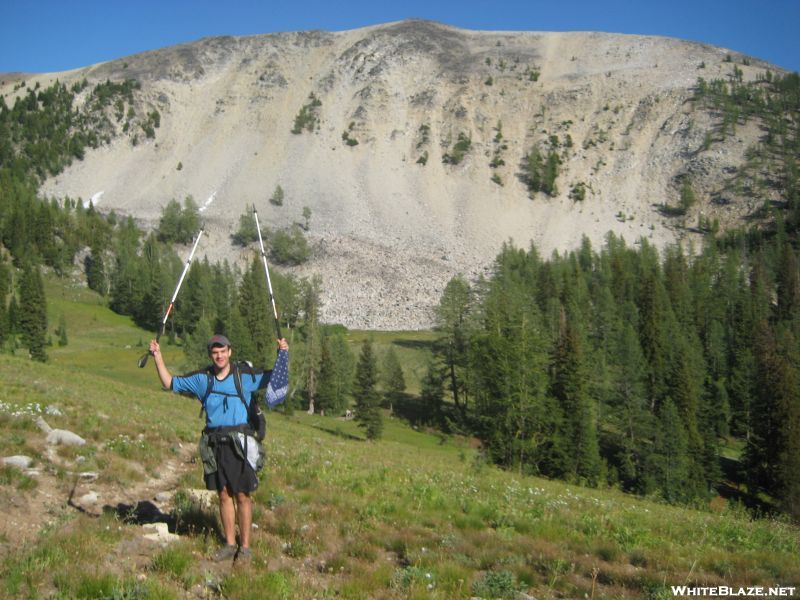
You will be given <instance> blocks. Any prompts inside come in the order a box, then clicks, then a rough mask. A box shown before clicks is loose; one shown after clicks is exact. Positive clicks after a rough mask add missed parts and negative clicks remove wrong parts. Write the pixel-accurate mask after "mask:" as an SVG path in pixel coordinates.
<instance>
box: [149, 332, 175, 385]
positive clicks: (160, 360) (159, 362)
mask: <svg viewBox="0 0 800 600" xmlns="http://www.w3.org/2000/svg"><path fill="white" fill-rule="evenodd" d="M150 354H152V355H153V362H154V363H156V371H158V378H159V379H160V380H161V385H163V386H164V389H165V390H169V389H172V374H171V373H170V372H169V370H168V369H167V365H165V364H164V357H163V356H161V347H160V346H159V345H158V342H157V341H155V340H151V341H150Z"/></svg>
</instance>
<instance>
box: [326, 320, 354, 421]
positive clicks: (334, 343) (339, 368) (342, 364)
mask: <svg viewBox="0 0 800 600" xmlns="http://www.w3.org/2000/svg"><path fill="white" fill-rule="evenodd" d="M354 367H355V358H354V357H353V353H352V352H351V351H350V348H349V347H348V345H347V341H346V340H345V339H344V336H343V335H341V334H338V333H337V334H334V335H332V336H331V335H326V336H323V338H322V352H321V355H320V373H319V386H318V389H317V407H318V408H319V411H320V413H322V414H332V415H339V414H342V412H344V410H345V409H346V408H347V403H348V401H349V394H350V389H351V387H352V383H353V370H354Z"/></svg>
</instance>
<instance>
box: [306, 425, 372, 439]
mask: <svg viewBox="0 0 800 600" xmlns="http://www.w3.org/2000/svg"><path fill="white" fill-rule="evenodd" d="M312 427H313V428H314V429H319V430H320V431H324V432H325V433H329V434H331V435H335V436H337V437H341V438H344V439H346V440H353V441H356V442H363V441H364V438H362V437H358V436H357V435H353V434H352V433H347V432H346V431H342V429H341V427H339V426H338V425H336V426H330V427H326V426H324V425H312Z"/></svg>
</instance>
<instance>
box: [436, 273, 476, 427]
mask: <svg viewBox="0 0 800 600" xmlns="http://www.w3.org/2000/svg"><path fill="white" fill-rule="evenodd" d="M470 302H471V296H470V289H469V284H468V283H467V281H466V280H465V279H464V278H463V277H462V276H460V275H457V276H455V277H453V278H452V279H451V280H450V281H449V282H447V285H446V286H445V289H444V292H442V297H441V299H440V301H439V305H438V306H437V307H436V327H437V329H438V330H439V331H441V332H442V334H443V337H442V338H441V339H440V340H439V341H438V342H437V351H438V353H439V354H440V355H442V356H443V357H444V362H445V365H446V366H447V371H448V376H449V382H450V393H451V394H452V395H453V402H454V403H455V405H456V408H457V409H458V410H459V411H460V412H461V414H462V417H464V416H465V415H466V411H467V399H466V397H465V396H466V392H467V390H466V383H465V380H466V374H465V371H466V368H467V361H468V357H467V344H468V339H469V310H470Z"/></svg>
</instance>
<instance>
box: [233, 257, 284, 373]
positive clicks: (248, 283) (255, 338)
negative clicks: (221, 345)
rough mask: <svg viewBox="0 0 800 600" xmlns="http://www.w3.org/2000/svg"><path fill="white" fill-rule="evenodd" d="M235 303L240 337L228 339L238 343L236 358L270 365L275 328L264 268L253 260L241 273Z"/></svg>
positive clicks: (272, 355)
mask: <svg viewBox="0 0 800 600" xmlns="http://www.w3.org/2000/svg"><path fill="white" fill-rule="evenodd" d="M236 304H237V308H238V312H239V315H240V316H241V324H242V326H243V327H244V330H243V331H237V332H236V334H237V335H238V336H241V338H237V340H231V342H232V343H238V344H239V347H240V349H241V351H240V353H239V357H240V359H242V360H249V361H251V362H252V363H253V364H255V365H266V364H270V361H271V360H274V358H275V328H274V326H273V322H272V321H273V316H272V308H271V307H270V305H269V293H268V291H267V283H266V279H265V276H264V267H263V265H262V264H261V262H259V261H258V260H256V259H253V260H252V261H251V263H250V267H249V268H248V269H247V271H245V273H244V274H243V276H242V281H241V283H240V284H239V296H238V299H237V303H236Z"/></svg>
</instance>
